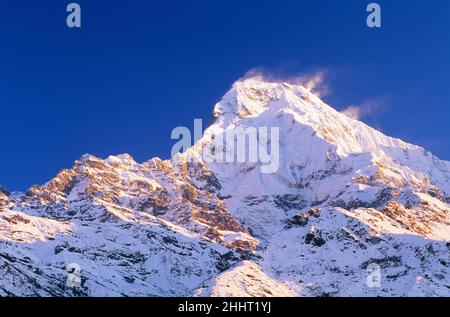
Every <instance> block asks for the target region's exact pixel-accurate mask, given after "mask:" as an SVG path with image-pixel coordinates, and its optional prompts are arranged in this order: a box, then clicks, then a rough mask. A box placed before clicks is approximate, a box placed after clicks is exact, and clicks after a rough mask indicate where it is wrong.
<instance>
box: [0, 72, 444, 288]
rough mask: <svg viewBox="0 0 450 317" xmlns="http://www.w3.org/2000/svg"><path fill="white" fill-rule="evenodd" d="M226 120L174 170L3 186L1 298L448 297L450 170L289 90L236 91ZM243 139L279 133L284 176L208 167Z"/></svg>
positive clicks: (221, 108)
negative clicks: (270, 130)
mask: <svg viewBox="0 0 450 317" xmlns="http://www.w3.org/2000/svg"><path fill="white" fill-rule="evenodd" d="M213 113H214V116H215V121H214V123H213V124H212V125H211V126H210V127H209V128H208V129H207V130H206V131H205V133H204V136H203V138H202V139H201V140H199V141H198V142H197V143H196V144H195V145H193V146H192V147H191V148H190V149H189V150H188V151H187V152H186V153H183V154H180V155H179V157H177V159H176V160H173V161H172V160H161V159H159V158H153V159H151V160H149V161H147V162H144V163H137V162H135V161H134V159H133V158H132V157H131V156H130V155H128V154H123V155H118V156H110V157H109V158H107V159H105V160H103V159H100V158H97V157H94V156H92V155H84V156H83V157H82V158H80V159H79V160H78V161H76V162H75V163H74V165H73V166H72V167H71V168H69V169H66V170H63V171H60V172H59V173H58V174H57V176H55V177H54V178H53V179H52V180H50V181H49V182H48V183H47V184H45V185H42V186H33V187H32V188H31V189H30V190H29V191H28V192H27V193H25V194H17V193H16V194H10V193H8V192H7V191H6V190H4V189H2V188H1V187H0V275H1V276H2V277H1V279H0V296H226V297H229V296H450V162H446V161H442V160H439V159H438V158H437V157H435V156H434V155H433V154H431V153H429V152H427V151H426V150H425V149H423V148H421V147H419V146H416V145H412V144H408V143H406V142H403V141H401V140H399V139H395V138H391V137H388V136H386V135H384V134H382V133H381V132H379V131H377V130H375V129H372V128H371V127H369V126H367V125H365V124H364V123H362V122H359V121H356V120H354V119H351V118H349V117H347V116H345V115H344V114H342V113H339V112H338V111H336V110H334V109H333V108H331V107H330V106H328V105H326V104H325V103H323V102H322V101H321V100H320V99H319V98H318V97H317V96H315V95H314V94H312V93H311V92H310V91H308V90H307V89H305V88H304V87H302V86H297V85H291V84H288V83H267V82H262V81H259V80H254V79H248V80H244V81H240V82H237V83H235V84H234V85H233V87H232V88H231V90H230V91H229V92H228V93H227V94H226V95H225V96H224V97H223V98H222V100H221V101H220V102H219V103H218V104H217V105H216V106H215V108H214V112H213ZM236 127H242V128H248V127H255V128H258V127H278V128H279V129H280V153H279V154H280V168H279V169H278V171H277V172H276V173H270V174H264V173H261V171H260V168H259V167H260V163H218V162H216V163H208V162H205V161H203V160H202V153H203V151H205V149H207V150H209V151H211V150H214V146H215V145H214V139H213V138H214V137H215V136H217V135H220V134H221V133H225V132H226V131H227V130H229V129H234V128H236ZM223 150H224V151H225V152H226V150H227V149H226V148H224V149H223ZM193 157H194V158H196V159H197V161H196V162H192V158H193ZM70 263H77V264H78V265H79V266H80V267H81V287H80V288H79V289H76V288H75V289H74V288H70V287H68V286H67V285H66V279H67V277H68V274H69V273H68V272H67V271H66V266H67V265H68V264H70ZM373 267H375V268H377V269H378V273H377V274H378V276H379V283H378V284H377V285H376V286H374V284H373V283H371V282H373V281H371V280H369V279H370V278H371V276H373V275H372V274H373V272H372V271H371V268H373Z"/></svg>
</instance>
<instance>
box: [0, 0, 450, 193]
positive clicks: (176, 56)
mask: <svg viewBox="0 0 450 317" xmlns="http://www.w3.org/2000/svg"><path fill="white" fill-rule="evenodd" d="M69 2H70V1H67V3H66V2H64V1H50V0H41V1H12V0H5V1H2V2H1V4H0V27H1V31H0V32H1V42H0V45H1V47H0V48H1V49H0V61H1V72H0V105H1V106H0V107H1V113H2V116H1V117H2V120H1V125H0V135H1V136H2V142H1V144H2V147H1V148H2V153H1V155H0V184H2V185H4V186H6V187H7V188H9V189H11V190H26V189H27V188H29V187H30V186H31V185H32V184H39V183H44V182H46V181H48V180H49V179H50V178H51V177H53V176H54V175H55V174H56V173H57V172H58V170H60V169H62V168H65V167H70V166H71V165H72V163H73V161H74V160H76V159H78V158H79V157H80V156H81V155H82V154H84V153H91V154H94V155H97V156H100V157H106V156H108V155H109V154H119V153H124V152H127V153H130V154H131V155H133V156H134V157H135V158H136V160H138V161H144V160H147V159H149V158H151V157H153V156H160V157H163V158H168V157H169V153H170V148H171V146H172V145H173V142H174V141H172V140H171V139H170V133H171V131H172V129H173V128H174V127H176V126H179V125H184V126H188V127H191V126H192V125H193V119H194V118H203V119H205V120H207V121H208V120H209V118H210V115H211V111H212V108H213V105H214V104H215V103H216V102H217V101H218V100H219V99H220V97H221V96H222V95H223V94H224V93H225V92H226V91H227V90H228V89H229V87H230V86H231V85H232V83H233V82H234V81H235V80H237V79H238V78H240V77H242V76H243V75H244V74H245V73H246V72H247V71H249V70H250V69H253V68H260V69H263V70H264V71H265V72H268V73H270V74H274V75H276V76H278V77H289V76H296V75H298V74H303V73H313V72H315V71H318V70H324V71H325V73H326V84H327V86H328V87H329V89H330V91H331V93H330V94H329V95H327V96H326V97H325V98H324V99H325V101H327V102H328V103H330V104H331V105H332V106H334V107H335V108H339V109H343V108H346V107H348V106H350V105H359V106H364V107H366V108H367V109H370V111H366V113H365V116H364V117H363V121H365V122H367V123H369V124H370V125H372V126H375V127H377V128H378V129H380V130H382V131H383V132H384V133H386V134H388V135H392V136H395V137H399V138H402V139H404V140H406V141H408V142H411V143H416V144H419V145H422V146H424V147H426V148H427V149H428V150H430V151H432V152H433V153H435V154H436V155H438V156H439V157H440V158H442V159H447V160H450V125H449V124H448V119H449V118H450V85H449V79H450V78H449V77H450V59H449V56H450V1H448V0H433V1H432V3H431V2H430V1H401V0H396V1H378V3H380V4H381V7H382V28H381V29H369V28H368V27H367V26H366V24H365V20H366V16H367V13H366V11H365V8H366V6H367V4H368V3H369V2H370V1H368V0H367V1H365V0H346V1H332V0H310V1H300V0H292V1H284V0H277V1H275V0H272V1H264V0H258V1H251V0H245V1H242V0H239V1H237V0H227V1H211V0H209V1H207V0H203V1H202V0H200V1H178V0H177V1H175V0H174V1H143V0H142V1H141V0H136V1H125V2H124V1H120V2H117V3H116V2H114V1H102V0H96V1H87V0H84V1H81V0H80V1H78V3H79V4H80V5H81V9H82V28H81V29H69V28H67V26H66V24H65V21H66V16H67V13H66V12H65V7H66V5H67V4H68V3H69Z"/></svg>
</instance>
